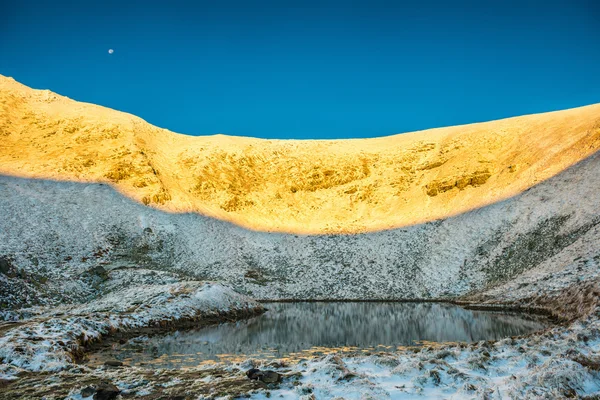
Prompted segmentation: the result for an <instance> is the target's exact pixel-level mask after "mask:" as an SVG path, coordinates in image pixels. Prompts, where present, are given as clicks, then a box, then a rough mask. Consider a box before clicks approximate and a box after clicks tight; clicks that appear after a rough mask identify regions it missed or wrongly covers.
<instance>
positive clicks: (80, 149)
mask: <svg viewBox="0 0 600 400" xmlns="http://www.w3.org/2000/svg"><path fill="white" fill-rule="evenodd" d="M599 148H600V104H595V105H591V106H587V107H581V108H576V109H570V110H565V111H558V112H551V113H545V114H537V115H528V116H523V117H516V118H509V119H504V120H498V121H492V122H486V123H478V124H471V125H463V126H454V127H447V128H439V129H430V130H427V131H420V132H413V133H406V134H402V135H394V136H388V137H382V138H375V139H352V140H303V141H295V140H262V139H254V138H245V137H233V136H224V135H214V136H200V137H193V136H187V135H181V134H176V133H173V132H170V131H168V130H165V129H160V128H157V127H155V126H152V125H150V124H148V123H146V122H145V121H143V120H142V119H140V118H137V117H135V116H133V115H130V114H126V113H122V112H118V111H114V110H111V109H108V108H104V107H100V106H97V105H93V104H87V103H81V102H76V101H73V100H71V99H69V98H66V97H63V96H60V95H57V94H55V93H52V92H50V91H47V90H34V89H31V88H28V87H26V86H24V85H21V84H20V83H18V82H16V81H14V80H13V79H11V78H7V77H3V76H1V75H0V173H1V174H5V175H13V176H19V177H27V178H44V179H56V180H68V181H79V182H107V183H110V184H111V185H113V186H114V187H116V188H117V189H118V190H119V191H121V192H122V193H124V194H125V195H127V196H129V197H131V198H133V199H135V200H137V201H139V202H143V203H144V204H147V205H149V206H153V207H157V208H160V209H162V210H166V211H172V212H199V213H201V214H204V215H207V216H211V217H215V218H219V219H223V220H228V221H231V222H233V223H235V224H238V225H241V226H244V227H246V228H250V229H254V230H264V231H280V232H296V233H353V232H365V231H375V230H380V229H387V228H392V227H400V226H406V225H411V224H415V223H421V222H425V221H430V220H435V219H439V218H443V217H447V216H450V215H455V214H458V213H462V212H465V211H467V210H470V209H474V208H478V207H481V206H484V205H487V204H491V203H494V202H497V201H500V200H502V199H506V198H508V197H511V196H513V195H515V194H517V193H519V192H522V191H523V190H526V189H527V188H529V187H531V186H533V185H535V184H536V183H538V182H540V181H542V180H545V179H547V178H549V177H551V176H554V175H556V174H557V173H559V172H561V171H563V170H564V169H566V168H567V167H569V166H571V165H573V164H575V163H576V162H578V161H580V160H582V159H584V158H586V157H587V156H589V155H591V154H593V153H594V152H596V151H597V150H598V149H599ZM99 206H101V205H99Z"/></svg>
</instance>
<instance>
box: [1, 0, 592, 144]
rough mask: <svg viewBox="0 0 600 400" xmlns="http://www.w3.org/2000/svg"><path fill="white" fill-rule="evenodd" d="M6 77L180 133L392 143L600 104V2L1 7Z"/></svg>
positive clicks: (123, 1) (84, 2) (18, 2)
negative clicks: (390, 137) (422, 132)
mask: <svg viewBox="0 0 600 400" xmlns="http://www.w3.org/2000/svg"><path fill="white" fill-rule="evenodd" d="M110 48H112V49H114V54H108V49H110ZM0 74H3V75H7V76H12V77H14V78H15V79H17V80H18V81H20V82H22V83H24V84H26V85H29V86H32V87H35V88H48V89H51V90H53V91H55V92H58V93H60V94H63V95H66V96H69V97H71V98H73V99H76V100H81V101H88V102H92V103H96V104H101V105H104V106H107V107H112V108H115V109H118V110H122V111H126V112H130V113H133V114H136V115H138V116H140V117H142V118H144V119H146V120H147V121H149V122H151V123H153V124H155V125H158V126H161V127H164V128H168V129H171V130H173V131H176V132H180V133H188V134H196V135H200V134H213V133H226V134H235V135H246V136H256V137H266V138H346V137H371V136H381V135H387V134H392V133H399V132H406V131H411V130H418V129H425V128H430V127H437V126H447V125H455V124H462V123H470V122H477V121H485V120H490V119H497V118H503V117H509V116H515V115H521V114H527V113H534V112H543V111H551V110H557V109H563V108H569V107H575V106H580V105H585V104H591V103H597V102H600V2H599V1H595V0H583V1H578V0H571V1H568V0H564V1H554V0H548V1H510V0H507V1H486V0H480V1H441V0H439V1H433V0H423V1H399V0H398V1H377V0H370V1H351V0H346V1H339V2H337V1H336V2H332V1H327V0H322V1H302V2H295V1H286V0H280V1H272V2H270V1H263V2H258V1H251V0H247V1H244V0H239V1H210V2H207V1H200V0H199V1H188V2H184V1H177V0H169V1H153V0H146V1H127V0H120V1H113V0H106V1H93V0H80V1H70V2H66V1H61V0H58V1H29V0H13V1H10V0H0Z"/></svg>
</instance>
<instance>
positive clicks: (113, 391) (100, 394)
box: [94, 382, 121, 400]
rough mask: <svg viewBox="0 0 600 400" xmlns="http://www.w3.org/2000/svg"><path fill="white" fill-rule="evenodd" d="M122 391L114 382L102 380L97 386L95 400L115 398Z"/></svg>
mask: <svg viewBox="0 0 600 400" xmlns="http://www.w3.org/2000/svg"><path fill="white" fill-rule="evenodd" d="M119 393H121V391H120V390H119V388H118V387H116V386H115V385H113V384H112V383H108V382H102V383H100V384H99V385H98V386H97V387H96V394H95V395H94V400H112V399H115V398H116V397H117V396H118V395H119Z"/></svg>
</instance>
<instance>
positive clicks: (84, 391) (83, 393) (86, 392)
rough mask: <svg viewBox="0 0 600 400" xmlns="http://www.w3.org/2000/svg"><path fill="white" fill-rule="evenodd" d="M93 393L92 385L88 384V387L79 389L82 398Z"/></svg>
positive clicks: (94, 390)
mask: <svg viewBox="0 0 600 400" xmlns="http://www.w3.org/2000/svg"><path fill="white" fill-rule="evenodd" d="M94 393H96V389H95V388H94V387H92V386H88V387H85V388H83V389H81V397H83V398H86V397H90V396H91V395H93V394H94Z"/></svg>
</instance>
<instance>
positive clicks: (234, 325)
mask: <svg viewBox="0 0 600 400" xmlns="http://www.w3.org/2000/svg"><path fill="white" fill-rule="evenodd" d="M266 307H267V308H268V311H267V312H266V313H265V314H263V315H261V316H259V317H255V318H252V319H248V320H242V321H238V322H231V323H224V324H220V325H215V326H211V327H206V328H202V329H198V330H186V331H180V332H175V333H170V334H167V335H160V336H152V337H139V338H134V339H131V340H129V342H127V343H126V344H124V345H119V346H116V347H115V348H113V349H111V350H110V352H111V354H104V356H105V357H111V358H113V359H114V358H117V359H120V360H123V361H125V362H127V363H128V364H130V365H139V364H152V365H154V366H156V367H184V366H193V365H198V364H200V363H203V362H206V361H211V360H213V361H227V360H229V361H238V360H240V359H244V358H282V357H291V358H301V357H307V356H310V355H314V354H320V353H326V352H327V351H330V350H331V349H332V348H334V349H340V348H341V349H342V350H345V351H362V352H368V351H391V350H394V349H396V348H398V347H404V346H414V345H419V344H420V343H422V342H474V341H479V340H491V339H500V338H503V337H508V336H515V335H523V334H526V333H529V332H533V331H536V330H540V329H543V328H544V327H545V326H546V323H545V321H544V320H543V319H540V318H539V317H533V316H530V315H524V314H515V313H504V312H490V311H473V310H466V309H464V308H461V307H458V306H454V305H449V304H442V303H384V302H381V303H379V302H368V303H336V302H331V303H267V304H266Z"/></svg>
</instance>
